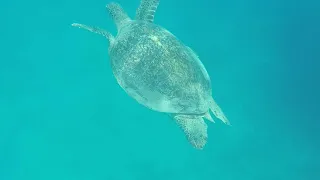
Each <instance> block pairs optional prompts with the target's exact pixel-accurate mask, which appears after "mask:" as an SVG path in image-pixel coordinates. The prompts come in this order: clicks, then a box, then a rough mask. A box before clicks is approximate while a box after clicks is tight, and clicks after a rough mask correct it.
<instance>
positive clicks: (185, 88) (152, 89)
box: [72, 0, 229, 149]
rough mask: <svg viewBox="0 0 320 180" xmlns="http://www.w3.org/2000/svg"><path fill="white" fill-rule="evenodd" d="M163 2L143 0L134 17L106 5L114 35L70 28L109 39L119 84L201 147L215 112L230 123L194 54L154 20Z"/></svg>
mask: <svg viewBox="0 0 320 180" xmlns="http://www.w3.org/2000/svg"><path fill="white" fill-rule="evenodd" d="M158 5H159V0H141V3H140V6H139V8H138V9H137V12H136V17H135V19H134V20H133V19H130V17H129V16H128V15H127V13H126V12H125V11H124V10H123V9H122V7H121V6H120V5H119V4H117V3H114V2H112V3H109V4H108V5H107V6H106V8H107V10H108V12H109V14H110V16H111V18H112V19H113V21H114V22H115V24H116V26H117V30H118V34H117V36H116V37H114V36H112V35H111V34H110V33H109V32H108V31H105V30H103V29H100V28H98V27H92V26H87V25H83V24H79V23H73V24H72V26H75V27H79V28H83V29H86V30H89V31H91V32H94V33H98V34H100V35H102V36H104V37H106V38H107V39H108V40H109V49H108V53H109V58H110V61H111V66H112V71H113V74H114V76H115V78H116V79H117V82H118V83H119V85H120V86H121V87H122V88H123V89H124V90H125V92H126V93H127V94H128V95H129V96H131V97H132V98H134V99H135V100H136V101H137V102H139V103H140V104H142V105H144V106H146V107H148V108H150V109H152V110H154V111H158V112H163V113H167V114H169V115H170V116H171V117H172V118H173V119H174V120H175V121H176V122H177V124H178V125H179V126H180V127H181V128H182V130H183V132H184V133H185V135H186V137H187V139H188V141H189V142H190V143H191V144H192V145H193V146H194V147H195V148H197V149H203V147H204V146H205V144H206V142H207V125H206V123H205V122H204V119H203V118H205V119H208V120H210V121H212V122H213V119H212V118H211V116H210V110H211V111H212V113H213V114H214V115H215V116H216V117H217V118H218V119H220V120H222V121H223V122H224V123H225V124H228V125H229V121H228V120H227V118H226V117H225V115H224V113H223V112H222V110H221V109H220V108H219V106H218V105H217V103H216V102H215V101H214V100H213V98H212V92H211V82H210V77H209V75H208V73H207V71H206V69H205V67H204V66H203V64H202V63H201V61H200V60H199V58H198V56H197V55H196V53H195V52H194V51H193V50H192V49H191V48H190V47H188V46H186V45H184V44H183V43H182V42H181V41H179V40H178V39H177V38H176V37H175V36H174V35H173V34H171V33H170V32H169V31H168V30H166V29H164V28H163V27H161V26H159V25H156V24H154V23H153V21H154V15H155V12H156V9H157V7H158Z"/></svg>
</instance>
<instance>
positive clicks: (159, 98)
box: [110, 21, 211, 114]
mask: <svg viewBox="0 0 320 180" xmlns="http://www.w3.org/2000/svg"><path fill="white" fill-rule="evenodd" d="M195 56H196V55H195V54H193V52H192V51H190V50H189V49H188V48H187V47H186V46H184V45H183V44H182V43H181V42H180V41H179V40H177V39H176V38H175V36H174V35H172V34H171V33H170V32H169V31H167V30H165V29H163V28H161V27H160V26H157V25H154V24H151V23H147V22H141V21H135V22H133V23H129V24H128V25H127V26H126V27H123V28H122V29H121V31H120V32H119V33H118V36H117V37H116V39H115V42H114V44H113V46H112V47H111V49H110V59H111V64H112V69H113V72H114V74H115V76H116V78H117V80H118V82H119V84H120V85H121V86H122V87H123V88H124V89H125V90H126V91H127V93H128V94H129V95H131V96H132V97H134V98H135V99H136V100H137V101H138V102H140V103H142V104H143V105H146V106H147V107H149V108H151V109H154V110H157V111H162V112H168V113H195V114H197V113H198V114H202V113H205V112H207V110H208V104H207V101H208V99H209V98H210V97H211V87H210V79H208V78H206V77H209V76H208V75H207V74H203V73H206V71H205V72H204V71H203V69H201V66H199V64H198V63H199V62H198V61H197V60H195Z"/></svg>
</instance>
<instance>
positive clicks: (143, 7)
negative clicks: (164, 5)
mask: <svg viewBox="0 0 320 180" xmlns="http://www.w3.org/2000/svg"><path fill="white" fill-rule="evenodd" d="M159 1H160V0H141V3H140V6H139V8H138V9H137V13H136V19H137V20H143V21H147V22H151V23H152V22H153V20H154V14H155V13H156V10H157V8H158V5H159Z"/></svg>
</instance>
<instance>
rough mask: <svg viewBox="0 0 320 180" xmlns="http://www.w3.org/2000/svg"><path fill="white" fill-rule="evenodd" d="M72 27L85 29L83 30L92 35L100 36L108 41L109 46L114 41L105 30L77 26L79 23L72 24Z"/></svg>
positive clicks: (82, 25) (81, 25)
mask: <svg viewBox="0 0 320 180" xmlns="http://www.w3.org/2000/svg"><path fill="white" fill-rule="evenodd" d="M72 26H74V27H78V28H81V29H85V30H88V31H90V32H93V33H97V34H100V35H102V36H104V37H106V38H107V39H108V40H109V43H110V45H111V44H112V43H113V41H114V37H113V36H112V34H111V33H109V32H108V31H106V30H103V29H100V28H98V27H92V26H87V25H84V24H79V23H73V24H72Z"/></svg>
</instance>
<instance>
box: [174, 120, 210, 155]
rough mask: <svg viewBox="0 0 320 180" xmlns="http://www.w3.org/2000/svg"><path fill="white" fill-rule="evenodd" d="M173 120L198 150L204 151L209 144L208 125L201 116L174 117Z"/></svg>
mask: <svg viewBox="0 0 320 180" xmlns="http://www.w3.org/2000/svg"><path fill="white" fill-rule="evenodd" d="M173 119H174V120H175V121H176V122H177V124H178V125H179V126H180V128H181V129H182V130H183V132H184V133H185V135H186V137H187V139H188V141H189V142H190V143H191V144H192V146H193V147H195V148H196V149H203V148H204V146H205V145H206V143H207V138H208V134H207V124H206V123H205V122H204V119H203V118H202V117H201V116H199V115H182V114H181V115H180V114H179V115H173Z"/></svg>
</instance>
